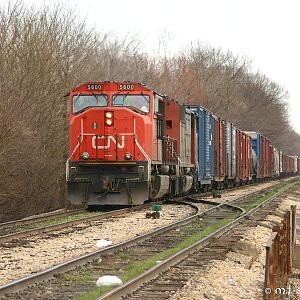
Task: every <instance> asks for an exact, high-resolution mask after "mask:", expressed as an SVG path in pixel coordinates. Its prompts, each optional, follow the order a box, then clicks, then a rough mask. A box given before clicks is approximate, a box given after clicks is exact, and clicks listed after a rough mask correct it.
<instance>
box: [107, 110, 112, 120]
mask: <svg viewBox="0 0 300 300" xmlns="http://www.w3.org/2000/svg"><path fill="white" fill-rule="evenodd" d="M112 116H113V114H112V112H110V111H108V112H106V113H105V117H106V118H108V119H111V118H112Z"/></svg>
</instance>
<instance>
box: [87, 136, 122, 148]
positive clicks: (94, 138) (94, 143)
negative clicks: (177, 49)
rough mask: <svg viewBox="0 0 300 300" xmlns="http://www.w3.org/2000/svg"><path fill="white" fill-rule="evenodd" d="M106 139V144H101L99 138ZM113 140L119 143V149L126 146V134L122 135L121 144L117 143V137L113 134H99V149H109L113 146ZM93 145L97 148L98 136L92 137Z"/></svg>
mask: <svg viewBox="0 0 300 300" xmlns="http://www.w3.org/2000/svg"><path fill="white" fill-rule="evenodd" d="M104 139H106V145H99V144H100V141H99V140H104ZM111 142H113V143H114V144H115V145H117V147H118V148H119V149H123V148H124V147H125V136H124V135H122V136H121V144H120V143H118V144H117V141H116V139H115V138H114V137H113V136H111V135H110V136H108V137H107V138H105V136H98V146H97V149H109V148H110V146H111ZM92 147H93V148H94V149H96V136H93V138H92Z"/></svg>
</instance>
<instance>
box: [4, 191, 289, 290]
mask: <svg viewBox="0 0 300 300" xmlns="http://www.w3.org/2000/svg"><path fill="white" fill-rule="evenodd" d="M270 188H272V187H269V189H270ZM288 188H290V187H288ZM258 192H259V191H256V192H253V193H251V194H250V195H251V196H254V195H255V194H257V193H258ZM281 192H284V191H281ZM277 194H278V193H277ZM277 194H276V195H277ZM250 195H249V194H248V197H250ZM276 195H274V196H273V197H275V196H276ZM241 198H244V196H243V197H241ZM176 202H177V200H176ZM212 204H215V206H214V207H212V208H209V209H208V210H205V211H204V212H201V213H199V212H197V214H195V215H193V216H189V217H187V218H185V219H183V220H180V221H178V222H175V223H172V224H169V225H166V226H163V227H160V228H158V229H155V230H154V231H152V232H150V233H146V234H143V235H140V236H138V237H135V238H132V239H130V240H127V241H124V242H122V243H119V244H116V245H112V246H109V247H107V248H105V249H101V250H97V251H94V252H92V253H89V254H86V255H83V256H81V257H78V258H76V259H72V260H69V261H67V262H64V263H61V264H58V265H56V266H53V267H51V268H48V269H46V270H43V271H40V272H37V273H35V274H32V275H29V276H26V277H23V278H20V279H17V280H14V281H12V282H9V283H7V284H5V285H2V286H0V296H4V295H5V294H10V293H14V292H17V291H19V290H21V289H24V288H26V287H28V286H31V285H34V284H37V283H39V282H42V281H45V280H48V279H50V278H51V277H53V276H54V275H57V274H62V273H65V272H67V271H69V270H72V269H74V268H75V267H77V266H81V265H84V264H86V263H88V262H92V261H93V260H96V259H98V258H100V257H101V256H102V255H105V254H111V253H113V252H117V251H120V250H123V249H125V248H128V247H131V246H134V245H135V244H137V243H140V242H142V241H144V240H148V239H149V238H151V237H153V236H156V235H159V234H160V233H163V232H166V231H169V230H172V229H176V228H178V226H182V225H185V224H188V223H190V222H192V221H193V220H195V219H197V218H201V217H203V216H206V215H209V214H210V212H214V211H216V210H218V209H219V208H220V207H221V206H227V207H231V208H233V209H234V210H240V211H241V214H240V215H241V216H247V214H246V212H245V211H244V210H243V209H242V208H240V207H238V206H235V205H231V204H230V203H226V202H224V203H216V202H214V203H212ZM147 205H149V204H147ZM189 205H191V204H189ZM139 207H140V206H139ZM195 208H197V209H198V207H197V206H196V207H195ZM146 273H148V272H146ZM146 273H145V274H146ZM126 285H127V284H126ZM124 286H125V285H124Z"/></svg>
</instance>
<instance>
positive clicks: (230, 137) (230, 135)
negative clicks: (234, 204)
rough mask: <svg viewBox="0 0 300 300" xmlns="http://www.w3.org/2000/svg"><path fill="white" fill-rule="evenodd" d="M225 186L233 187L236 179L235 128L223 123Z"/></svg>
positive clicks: (229, 123) (232, 125) (228, 123)
mask: <svg viewBox="0 0 300 300" xmlns="http://www.w3.org/2000/svg"><path fill="white" fill-rule="evenodd" d="M225 154H226V179H225V182H226V185H229V186H233V185H234V184H235V182H236V177H237V157H236V126H235V125H234V124H232V123H231V122H225Z"/></svg>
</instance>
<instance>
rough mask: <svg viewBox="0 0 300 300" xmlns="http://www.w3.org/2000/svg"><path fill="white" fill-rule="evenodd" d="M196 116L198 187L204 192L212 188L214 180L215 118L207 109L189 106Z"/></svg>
mask: <svg viewBox="0 0 300 300" xmlns="http://www.w3.org/2000/svg"><path fill="white" fill-rule="evenodd" d="M188 108H189V109H190V110H191V111H192V112H193V113H194V114H195V116H196V121H195V122H196V126H195V127H196V129H197V136H198V141H197V145H198V146H197V147H198V180H197V181H198V187H199V189H200V190H202V191H206V190H208V189H210V188H211V184H212V182H213V178H214V175H215V173H214V125H215V118H214V116H213V114H212V113H211V112H210V111H208V110H207V109H205V108H203V107H200V106H188Z"/></svg>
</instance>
